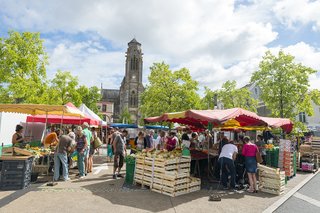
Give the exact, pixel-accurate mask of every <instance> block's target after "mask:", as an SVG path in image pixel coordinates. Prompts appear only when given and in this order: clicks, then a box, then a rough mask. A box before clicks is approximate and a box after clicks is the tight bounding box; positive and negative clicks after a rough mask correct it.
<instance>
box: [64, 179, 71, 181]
mask: <svg viewBox="0 0 320 213" xmlns="http://www.w3.org/2000/svg"><path fill="white" fill-rule="evenodd" d="M69 180H71V179H70V178H67V179H64V180H63V181H69Z"/></svg>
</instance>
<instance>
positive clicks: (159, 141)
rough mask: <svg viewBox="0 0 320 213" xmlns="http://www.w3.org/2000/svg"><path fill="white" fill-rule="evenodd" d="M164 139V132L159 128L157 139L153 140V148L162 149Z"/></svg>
mask: <svg viewBox="0 0 320 213" xmlns="http://www.w3.org/2000/svg"><path fill="white" fill-rule="evenodd" d="M165 139H166V132H165V131H163V130H161V131H160V133H159V135H158V137H157V139H156V140H155V142H154V148H155V149H157V150H162V149H164V148H165Z"/></svg>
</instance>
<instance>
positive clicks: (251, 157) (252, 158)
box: [242, 136, 258, 193]
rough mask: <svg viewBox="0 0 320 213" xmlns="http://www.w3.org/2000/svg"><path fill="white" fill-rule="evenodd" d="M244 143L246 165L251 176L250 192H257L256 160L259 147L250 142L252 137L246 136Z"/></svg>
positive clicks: (243, 153) (243, 150)
mask: <svg viewBox="0 0 320 213" xmlns="http://www.w3.org/2000/svg"><path fill="white" fill-rule="evenodd" d="M243 141H244V143H245V144H244V145H243V148H242V155H243V156H244V157H245V166H246V170H247V173H248V177H249V184H250V186H249V189H248V192H251V193H253V192H257V189H256V185H257V177H256V172H257V160H256V152H257V150H258V147H257V146H256V145H255V144H253V143H251V142H250V137H248V136H246V137H244V138H243Z"/></svg>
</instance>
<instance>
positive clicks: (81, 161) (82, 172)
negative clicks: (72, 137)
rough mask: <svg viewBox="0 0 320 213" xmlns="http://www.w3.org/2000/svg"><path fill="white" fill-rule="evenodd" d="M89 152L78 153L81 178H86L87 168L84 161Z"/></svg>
mask: <svg viewBox="0 0 320 213" xmlns="http://www.w3.org/2000/svg"><path fill="white" fill-rule="evenodd" d="M87 151H88V150H84V152H83V153H80V152H78V170H79V175H80V177H81V176H85V171H84V169H85V167H84V159H85V158H86V156H87Z"/></svg>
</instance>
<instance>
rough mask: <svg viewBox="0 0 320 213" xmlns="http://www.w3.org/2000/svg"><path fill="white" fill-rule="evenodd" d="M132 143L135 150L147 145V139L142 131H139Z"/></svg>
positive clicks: (140, 149)
mask: <svg viewBox="0 0 320 213" xmlns="http://www.w3.org/2000/svg"><path fill="white" fill-rule="evenodd" d="M134 145H135V146H136V150H137V151H142V150H143V149H145V148H146V147H147V139H146V138H145V137H144V133H143V132H142V131H140V132H139V133H138V136H137V137H136V138H135V140H134Z"/></svg>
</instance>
